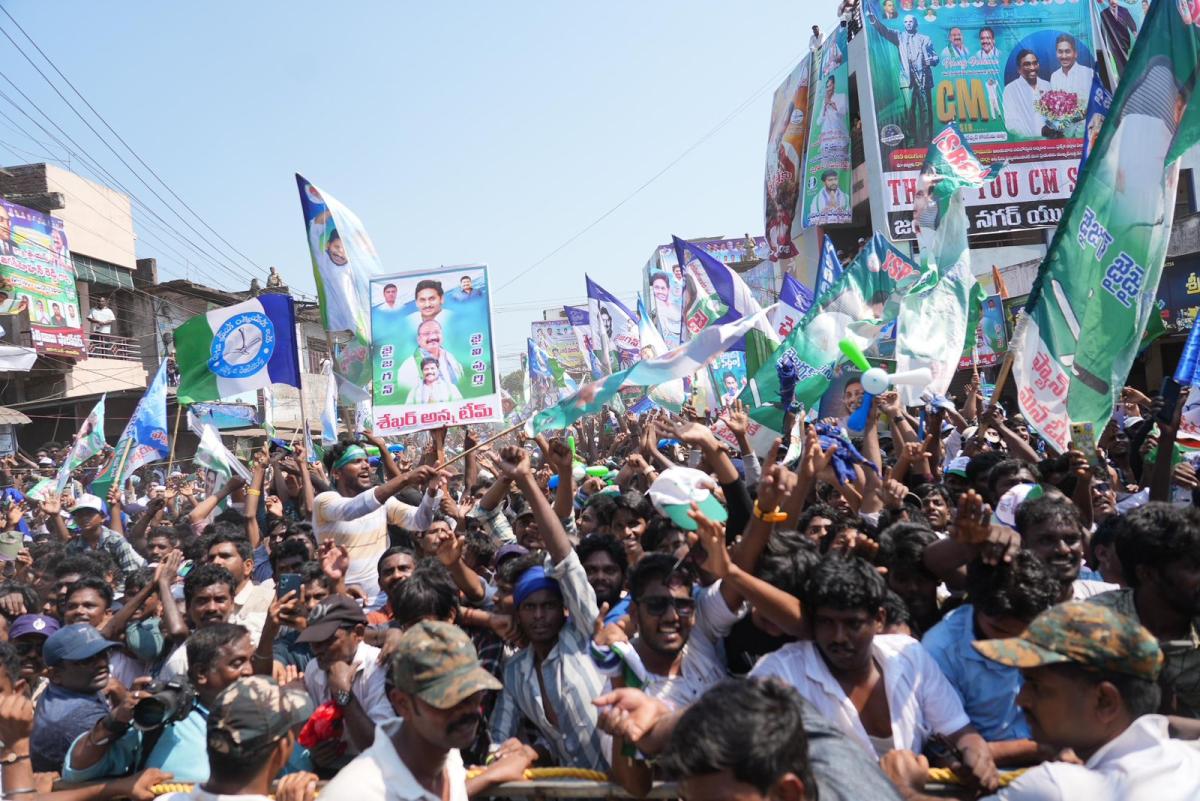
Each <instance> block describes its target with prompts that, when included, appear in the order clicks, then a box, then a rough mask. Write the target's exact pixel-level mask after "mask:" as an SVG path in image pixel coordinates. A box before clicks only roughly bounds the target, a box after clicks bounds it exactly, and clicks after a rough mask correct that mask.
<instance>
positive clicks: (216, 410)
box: [188, 403, 263, 431]
mask: <svg viewBox="0 0 1200 801" xmlns="http://www.w3.org/2000/svg"><path fill="white" fill-rule="evenodd" d="M188 412H189V413H190V414H192V415H194V416H195V417H196V419H197V420H199V421H200V424H202V425H204V424H211V425H213V426H215V427H216V428H217V430H219V431H224V430H236V429H239V428H255V427H257V426H259V425H261V424H262V422H263V421H262V419H261V417H260V416H259V413H258V407H257V406H251V405H250V404H248V403H193V404H192V405H191V406H189V407H188Z"/></svg>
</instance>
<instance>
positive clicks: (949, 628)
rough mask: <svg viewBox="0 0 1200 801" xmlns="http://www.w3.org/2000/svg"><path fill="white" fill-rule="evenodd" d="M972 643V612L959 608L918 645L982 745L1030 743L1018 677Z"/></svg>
mask: <svg viewBox="0 0 1200 801" xmlns="http://www.w3.org/2000/svg"><path fill="white" fill-rule="evenodd" d="M976 639H978V638H977V637H976V636H975V608H974V607H973V606H971V605H970V604H963V605H962V606H960V607H958V608H957V609H955V610H954V611H952V612H951V613H950V614H948V615H946V616H945V617H944V618H942V621H941V622H940V623H938V624H937V625H936V626H934V627H933V628H931V629H930V630H929V631H927V632H926V633H925V636H924V637H923V638H922V639H921V645H923V646H924V647H925V650H927V651H928V652H929V654H930V656H932V657H933V661H934V662H937V664H938V667H940V668H941V669H942V673H944V674H946V678H947V679H948V680H949V681H950V684H951V685H953V687H954V689H955V690H956V691H957V692H958V696H959V698H961V699H962V705H963V710H964V711H965V712H966V713H967V717H969V718H970V719H971V724H972V725H973V726H974V727H975V728H976V729H978V730H979V733H980V734H981V735H983V739H985V740H987V741H988V742H998V741H1001V740H1028V739H1030V737H1031V736H1032V735H1031V734H1030V731H1029V724H1028V723H1027V722H1026V720H1025V714H1024V713H1023V712H1022V711H1021V708H1020V707H1018V706H1017V693H1019V692H1021V671H1020V670H1018V669H1017V668H1015V667H1008V666H1006V665H1001V664H1000V663H999V662H993V661H992V660H990V659H988V658H986V657H985V656H983V654H981V653H979V652H978V651H976V650H975V649H974V648H973V647H972V646H971V643H972V642H973V641H974V640H976Z"/></svg>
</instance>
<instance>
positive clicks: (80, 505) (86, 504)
mask: <svg viewBox="0 0 1200 801" xmlns="http://www.w3.org/2000/svg"><path fill="white" fill-rule="evenodd" d="M78 509H95V510H96V511H97V512H103V511H104V502H103V501H101V500H100V499H99V498H97V497H96V496H95V495H80V496H79V498H78V499H77V500H76V501H75V505H74V506H72V507H71V511H72V512H74V511H76V510H78Z"/></svg>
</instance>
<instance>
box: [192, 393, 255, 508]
mask: <svg viewBox="0 0 1200 801" xmlns="http://www.w3.org/2000/svg"><path fill="white" fill-rule="evenodd" d="M188 430H189V431H191V432H192V433H193V434H195V435H196V436H198V437H200V444H199V445H198V446H197V447H196V456H195V457H194V458H195V461H196V464H198V465H200V466H201V467H203V468H204V469H205V471H207V473H208V475H206V476H205V481H204V485H205V488H206V489H207V490H208V492H210V493H212V492H215V491H216V490H217V489H219V488H220V487H221V486H222V485H223V484H224V483H225V482H226V481H228V480H229V478H230V477H231V476H233V475H234V474H237V475H238V476H240V477H241V478H243V479H245V480H246V481H247V482H249V481H250V480H251V478H252V476H251V475H250V471H249V470H248V469H246V466H245V465H244V464H242V463H241V462H240V461H239V460H238V458H237V457H236V456H234V455H233V454H232V453H230V452H229V449H228V448H226V447H225V443H224V442H222V441H221V432H219V431H218V430H217V427H216V426H214V425H213V424H212V423H202V422H200V419H199V418H198V417H196V415H194V414H192V413H191V412H188Z"/></svg>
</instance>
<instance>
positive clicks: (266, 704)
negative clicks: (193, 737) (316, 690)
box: [207, 676, 313, 757]
mask: <svg viewBox="0 0 1200 801" xmlns="http://www.w3.org/2000/svg"><path fill="white" fill-rule="evenodd" d="M312 713H313V704H312V701H311V700H310V699H309V697H308V693H306V692H304V691H303V690H298V689H290V688H286V687H280V686H279V684H278V683H277V682H276V681H275V680H274V679H272V678H269V677H267V676H247V677H245V678H241V679H238V680H237V681H235V682H234V683H233V684H231V685H229V686H228V687H226V688H225V689H224V690H222V691H221V694H220V695H218V696H217V697H216V700H214V701H213V704H212V708H211V709H210V710H209V713H208V737H207V739H208V750H209V752H210V753H214V754H221V755H223V756H233V757H247V756H253V755H255V754H261V753H262V752H263V751H264V750H266V749H267V748H269V747H270V746H272V745H274V744H275V743H276V742H278V741H279V740H281V739H283V738H284V737H286V736H287V733H288V731H290V730H291V729H292V728H293V727H294V726H299V725H300V724H301V723H303V722H304V721H306V720H308V718H309V717H310V716H311V715H312Z"/></svg>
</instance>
